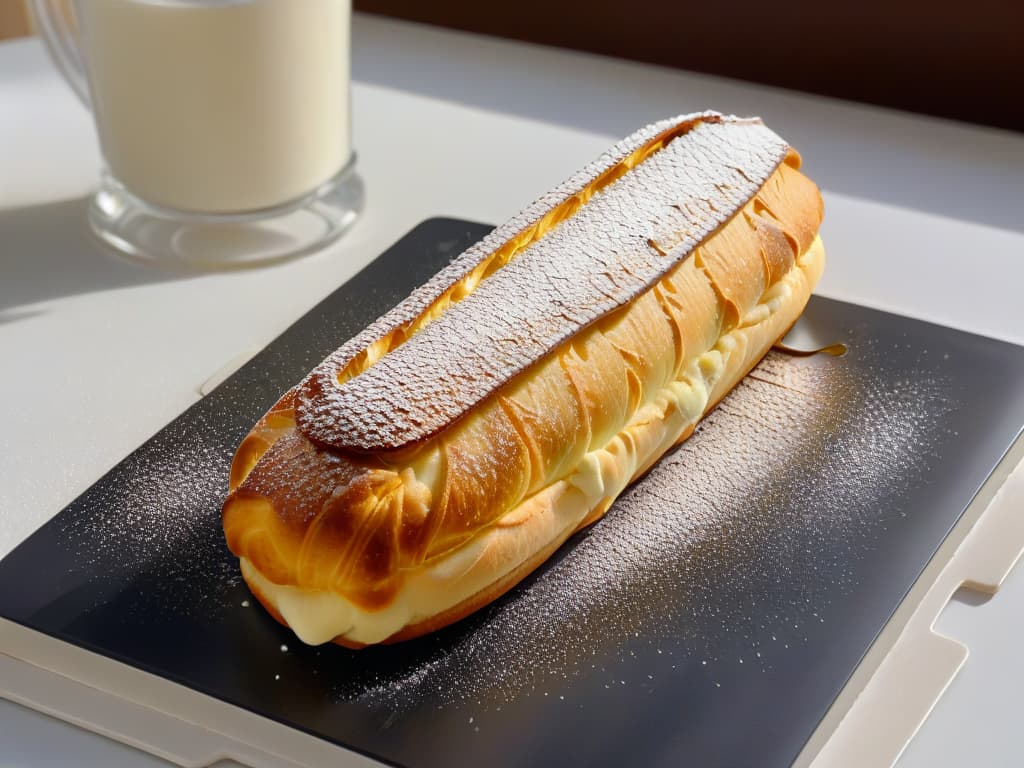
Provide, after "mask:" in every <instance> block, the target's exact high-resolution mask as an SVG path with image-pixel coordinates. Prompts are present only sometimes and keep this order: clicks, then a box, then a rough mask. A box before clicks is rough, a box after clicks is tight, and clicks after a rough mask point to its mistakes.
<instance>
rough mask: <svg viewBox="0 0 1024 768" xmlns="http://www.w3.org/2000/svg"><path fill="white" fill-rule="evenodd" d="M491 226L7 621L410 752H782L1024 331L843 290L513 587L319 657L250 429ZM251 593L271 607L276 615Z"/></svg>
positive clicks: (355, 304) (143, 476)
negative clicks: (249, 474)
mask: <svg viewBox="0 0 1024 768" xmlns="http://www.w3.org/2000/svg"><path fill="white" fill-rule="evenodd" d="M487 230H488V228H487V227H485V226H483V225H479V224H472V223H468V222H461V221H453V220H443V219H435V220H430V221H427V222H425V223H423V224H421V225H420V226H418V227H417V228H416V229H415V230H413V231H412V232H411V233H410V234H409V235H407V236H406V237H405V238H403V239H402V240H401V241H400V242H399V243H398V244H397V245H395V246H394V247H393V248H391V249H390V250H389V251H387V252H386V253H385V254H383V255H382V256H381V257H380V258H378V259H377V260H376V261H374V262H373V263H372V264H371V265H370V266H369V267H367V268H366V269H365V270H363V271H362V272H361V273H360V274H359V275H357V276H356V277H355V278H353V279H352V280H351V281H350V282H349V283H347V284H346V285H344V286H342V287H341V288H339V289H338V290H337V291H336V292H335V293H334V294H333V295H331V296H330V297H329V298H327V299H326V300H325V301H324V302H323V303H321V304H320V305H319V306H317V307H315V308H314V309H313V310H311V311H310V312H309V313H308V314H307V315H306V316H305V317H303V318H302V319H301V320H300V321H299V322H297V323H296V324H295V325H294V326H293V327H291V328H290V329H289V330H288V331H286V332H285V333H284V334H283V335H282V336H281V337H280V338H278V339H277V340H276V341H274V342H273V343H272V344H271V345H270V346H269V347H268V348H267V349H266V350H264V351H263V352H262V353H260V354H259V355H258V356H257V357H256V358H255V359H254V360H253V361H252V362H250V363H249V364H247V365H246V366H245V367H244V368H242V369H241V370H240V371H239V372H238V373H236V374H235V375H234V376H232V377H231V378H230V379H229V380H228V381H227V382H226V383H225V384H224V385H222V386H221V387H219V388H218V389H217V390H216V391H215V392H214V393H213V394H211V395H209V396H208V397H206V398H205V399H203V400H202V401H200V402H199V403H197V404H196V405H195V406H193V407H192V408H190V409H189V410H188V411H186V412H185V413H184V414H182V415H181V416H180V417H179V418H178V419H176V420H175V421H174V422H172V423H171V424H169V425H168V426H167V427H166V428H165V429H163V430H162V431H161V432H160V433H159V434H157V435H156V436H155V437H154V438H152V439H151V440H150V441H148V442H147V443H146V444H145V445H143V446H142V447H141V448H139V449H138V450H137V451H135V452H134V453H133V454H132V455H131V456H129V457H128V458H127V459H125V460H124V461H123V462H121V464H119V465H118V466H117V467H116V468H115V469H114V470H112V471H111V472H110V473H109V474H108V475H106V476H105V477H103V478H102V479H101V480H100V481H99V482H97V483H96V484H95V485H94V486H93V487H92V488H90V489H89V490H88V491H87V492H86V493H84V494H83V495H82V496H81V497H80V498H79V499H77V500H76V501H75V502H74V503H72V504H71V505H70V506H69V507H68V508H67V509H65V510H64V511H62V512H61V513H60V514H59V515H57V517H56V518H54V519H53V520H52V521H51V522H50V523H49V524H47V525H46V526H44V527H43V528H42V529H41V530H40V531H38V532H37V533H36V534H35V535H33V536H32V537H31V538H29V539H28V540H27V541H26V542H25V543H23V544H22V545H21V546H20V547H18V548H17V549H16V550H15V551H14V552H12V553H11V554H10V555H9V556H8V557H7V558H5V559H4V560H3V561H2V562H0V615H2V616H4V617H6V618H9V619H11V620H13V621H15V622H18V623H21V624H24V625H25V626H28V627H31V628H34V629H37V630H39V631H40V632H44V633H46V634H49V635H53V636H55V637H58V638H61V639H63V640H66V641H67V642H70V643H73V644H75V645H79V646H82V647H84V648H88V649H90V650H93V651H96V652H98V653H101V654H104V655H107V656H110V657H113V658H115V659H119V660H121V661H124V662H126V663H128V664H131V665H134V666H137V667H140V668H142V669H145V670H147V671H150V672H153V673H156V674H158V675H161V676H163V677H166V678H169V679H171V680H175V681H178V682H180V683H182V684H184V685H187V686H190V687H192V688H195V689H197V690H199V691H203V692H205V693H208V694H211V695H213V696H216V697H218V698H220V699H223V700H224V701H227V702H230V703H232V704H236V705H238V706H240V707H245V708H247V709H251V710H253V711H254V712H258V713H260V714H262V715H266V716H267V717H270V718H273V719H275V720H278V721H280V722H282V723H286V724H288V725H291V726H294V727H296V728H300V729H302V730H305V731H308V732H309V733H311V734H315V735H316V736H320V737H322V738H324V739H328V740H330V741H334V742H337V743H338V744H342V745H345V746H346V747H349V748H351V749H355V750H358V751H360V752H364V753H366V754H369V755H374V756H377V757H379V758H381V759H383V760H387V761H392V762H395V763H399V764H403V765H409V766H447V765H456V764H458V765H490V766H520V765H538V764H552V765H583V764H589V765H609V766H621V765H639V764H644V765H664V766H680V765H694V766H701V767H702V768H703V767H706V766H732V767H734V768H735V767H736V766H782V765H786V764H788V763H789V762H791V761H792V760H793V758H794V757H795V756H796V754H797V753H798V752H799V750H800V748H801V747H802V745H803V744H804V742H805V741H806V740H807V738H808V737H809V735H810V734H811V732H812V731H813V730H814V728H815V726H816V725H817V723H818V722H819V720H820V718H821V717H822V715H823V714H824V712H825V711H826V710H827V709H828V707H829V705H830V704H831V703H832V701H833V699H834V698H835V696H836V695H837V693H838V692H839V691H840V690H841V688H842V686H843V685H844V683H845V681H846V680H847V678H848V677H849V675H850V674H851V672H852V671H853V669H854V668H855V667H856V665H857V663H858V661H859V660H860V658H861V657H862V655H863V654H864V653H865V651H866V650H867V649H868V647H869V646H870V644H871V643H872V641H873V639H874V638H875V636H876V635H877V633H878V632H879V631H880V630H881V629H882V627H883V626H884V625H885V623H886V621H887V620H888V618H889V616H890V615H891V614H892V612H893V610H894V609H895V608H896V606H897V605H898V604H899V603H900V601H901V600H902V598H903V596H904V594H905V593H906V591H907V589H908V588H909V587H910V586H911V585H912V584H913V582H914V580H915V579H916V578H917V576H918V574H919V573H920V571H921V569H922V568H923V567H924V566H925V564H926V563H927V562H928V560H929V558H930V557H931V556H932V554H933V553H934V552H935V550H936V548H937V547H938V546H939V544H940V543H941V542H942V540H943V538H944V537H945V536H946V534H947V533H948V531H949V530H950V529H951V527H952V526H953V525H954V524H955V523H956V521H957V519H958V518H959V516H960V515H961V513H962V512H963V510H964V509H965V507H966V506H967V505H968V503H969V502H970V500H971V498H972V497H973V496H974V494H975V492H976V491H977V489H978V488H979V487H980V486H981V484H982V483H983V482H984V481H985V479H986V478H987V476H988V475H989V473H990V472H991V470H992V469H993V468H994V467H995V465H996V464H997V463H998V462H999V460H1000V458H1001V457H1002V456H1003V454H1004V453H1005V451H1006V450H1007V449H1008V447H1009V446H1010V445H1011V444H1012V442H1013V440H1014V439H1015V438H1016V437H1017V435H1018V434H1019V432H1020V430H1021V426H1022V424H1024V386H1022V382H1024V349H1022V348H1020V347H1015V346H1012V345H1009V344H1005V343H1001V342H997V341H993V340H990V339H986V338H981V337H978V336H971V335H968V334H965V333H960V332H957V331H952V330H950V329H948V328H942V327H939V326H934V325H929V324H926V323H922V322H917V321H913V320H908V319H905V318H901V317H897V316H894V315H889V314H884V313H881V312H876V311H872V310H868V309H864V308H862V307H857V306H853V305H849V304H843V303H839V302H835V301H828V300H824V299H814V300H812V302H811V304H810V306H809V308H808V310H807V313H806V314H805V317H804V319H803V320H802V321H801V326H800V328H801V329H802V331H803V332H804V333H806V334H810V335H811V336H813V337H815V338H816V339H817V340H818V341H819V342H821V343H832V342H836V341H840V342H845V343H846V344H848V345H849V349H850V351H849V353H848V354H846V355H845V356H843V357H829V356H827V355H816V356H812V357H805V358H800V357H791V356H785V355H781V354H779V353H772V354H771V355H770V356H769V357H768V358H767V359H766V360H765V362H764V363H763V364H762V365H761V366H759V367H758V368H757V369H756V370H755V371H754V372H753V373H752V374H751V376H750V377H748V379H747V380H746V381H745V382H744V383H743V384H742V385H741V386H740V387H738V388H737V390H736V391H735V392H734V393H733V394H731V395H730V396H729V397H728V398H727V399H726V400H725V401H724V402H723V404H722V405H721V407H720V408H719V409H718V410H716V411H715V412H714V413H713V414H712V415H711V416H710V417H709V418H708V419H707V420H706V421H705V423H704V425H703V426H702V427H701V428H700V429H699V430H698V432H697V434H696V435H695V436H694V437H693V438H692V439H691V440H690V441H688V442H687V443H685V444H684V445H683V447H682V448H681V449H680V450H678V451H676V452H675V453H674V454H672V455H671V456H670V457H668V458H666V459H665V460H664V461H663V462H662V463H661V464H659V465H658V466H657V467H656V468H655V469H654V470H653V471H652V472H651V473H650V474H649V475H648V476H647V477H646V478H645V479H643V480H642V481H641V482H639V483H638V484H637V485H635V486H634V487H633V488H632V489H631V490H629V491H628V492H627V493H626V494H625V495H624V496H623V498H622V499H621V500H620V502H619V503H617V504H616V505H615V507H614V508H613V509H612V510H611V511H610V512H609V513H608V515H607V517H606V518H605V519H604V520H603V521H601V522H600V523H599V524H598V525H596V526H595V527H593V528H592V529H590V530H589V531H587V532H585V533H583V534H581V535H579V536H577V537H575V538H574V539H573V540H572V541H571V542H569V544H568V545H567V546H566V547H564V548H563V549H562V550H561V551H560V552H559V553H558V554H557V555H556V556H555V557H554V558H553V559H552V560H551V561H550V562H549V563H548V564H546V565H545V566H544V567H542V568H541V569H540V570H539V571H538V572H537V573H535V574H534V575H533V576H532V577H531V578H530V579H528V580H527V581H526V582H525V583H524V584H522V585H520V587H518V588H517V589H515V590H513V591H512V592H511V593H510V594H509V595H507V596H506V597H505V598H504V599H502V600H500V601H499V602H498V603H496V604H494V605H492V606H490V607H489V608H487V609H485V610H483V611H481V612H479V613H478V614H476V615H475V616H472V617H470V618H469V619H467V620H466V621H463V622H461V623H460V624H458V625H456V626H454V627H450V628H448V629H447V630H445V631H442V632H440V633H437V634H435V635H433V636H431V637H427V638H424V639H421V640H418V641H415V642H411V643H406V644H403V645H398V646H393V647H386V648H375V649H370V650H366V651H362V652H352V651H347V650H345V649H343V648H340V647H336V646H324V647H320V648H309V647H304V646H302V644H301V643H300V642H298V641H297V640H296V639H295V638H294V637H293V636H292V635H291V634H290V633H289V632H288V631H287V630H286V629H284V628H282V627H280V626H279V625H277V624H276V623H275V622H274V621H273V620H271V619H270V618H269V617H268V616H267V615H266V614H265V613H264V612H263V611H262V609H260V608H259V606H258V605H256V604H254V601H251V600H250V596H249V595H248V593H247V591H246V589H245V586H244V585H243V584H242V583H241V580H240V578H239V576H238V573H237V565H236V562H235V561H234V559H233V558H232V557H231V555H230V553H229V552H228V551H227V549H226V547H225V546H224V544H223V540H222V534H221V528H220V503H221V499H222V496H223V494H224V491H225V485H226V478H227V471H228V466H229V462H230V459H231V455H232V453H233V451H234V448H235V446H236V445H237V444H238V442H239V441H240V440H241V438H242V437H243V436H244V434H245V433H246V432H247V430H248V429H249V428H250V426H251V425H252V424H253V423H254V422H255V420H256V419H257V418H258V417H259V416H260V415H261V414H262V413H263V412H264V410H265V409H266V408H268V407H269V406H270V405H271V404H272V403H273V402H274V400H275V399H276V398H277V397H278V395H279V394H280V393H281V392H282V391H283V390H284V389H285V388H286V387H288V386H289V385H291V384H292V383H294V382H295V381H297V380H298V379H299V378H301V377H302V376H303V375H304V374H305V373H306V372H307V371H308V370H309V369H310V368H311V367H312V366H313V365H315V364H316V363H317V362H319V361H320V360H321V359H322V358H323V357H324V356H326V355H327V354H328V353H330V352H331V351H332V350H334V349H335V348H336V347H337V346H338V345H339V344H340V343H341V342H342V341H343V340H345V339H346V338H348V337H349V336H351V335H352V334H354V333H355V332H356V331H358V330H359V329H361V328H362V327H363V326H364V325H366V324H367V323H368V322H369V321H371V320H372V319H373V318H375V317H376V316H377V315H378V314H380V313H381V312H383V311H384V310H385V309H387V308H388V307H389V306H391V305H392V304H393V303H395V302H396V301H398V300H399V299H400V298H402V297H403V296H404V295H405V294H407V293H408V292H409V291H410V290H411V289H412V288H413V287H414V286H416V285H418V284H419V283H421V282H423V281H424V280H426V279H427V278H428V277H429V276H430V275H431V274H433V273H434V272H435V271H436V270H437V269H438V268H440V267H441V266H442V265H443V264H445V263H446V262H447V261H448V260H449V259H450V258H452V257H453V256H454V255H456V254H457V253H459V252H460V251H461V250H462V249H463V248H464V247H465V246H467V245H469V244H470V243H471V242H473V241H474V240H476V239H478V238H479V237H481V236H482V235H483V234H484V233H485V232H486V231H487ZM250 603H253V604H252V605H250Z"/></svg>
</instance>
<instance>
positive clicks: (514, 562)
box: [241, 239, 823, 645]
mask: <svg viewBox="0 0 1024 768" xmlns="http://www.w3.org/2000/svg"><path fill="white" fill-rule="evenodd" d="M822 257H823V247H822V245H821V241H820V239H816V240H815V242H814V244H813V245H812V246H811V247H810V248H809V249H808V250H807V252H806V253H805V254H803V255H801V257H800V258H799V259H798V261H797V264H796V265H795V266H794V268H793V269H792V270H790V272H789V273H788V274H787V275H786V276H785V277H784V278H783V279H782V280H780V281H779V282H777V283H776V284H775V285H773V286H771V287H770V288H769V289H768V290H767V291H766V292H765V295H764V296H763V297H762V298H761V301H760V302H759V303H758V305H757V306H755V307H754V308H753V309H751V311H750V312H749V313H747V315H746V316H744V318H743V320H742V321H741V323H740V324H739V326H737V327H736V328H734V329H733V330H731V331H730V332H729V333H727V334H725V335H723V336H722V337H721V338H720V339H719V340H718V342H717V343H716V344H715V346H714V347H713V348H712V349H710V350H708V351H707V352H704V353H703V354H702V355H700V356H698V357H697V358H696V359H695V360H694V361H692V362H691V363H690V365H689V366H688V367H687V369H686V371H685V373H684V374H683V375H682V376H680V377H679V378H678V379H676V380H675V381H672V382H670V383H669V384H668V385H667V386H665V387H663V388H662V389H661V390H659V391H658V392H657V394H656V395H655V396H654V397H653V398H652V399H651V400H650V401H648V402H647V403H646V404H645V405H644V406H642V407H641V408H640V409H639V410H638V411H637V412H636V413H635V414H634V415H633V418H632V419H631V420H630V422H629V423H628V424H627V425H626V427H624V428H623V429H622V431H620V432H619V433H618V434H617V435H615V437H613V438H612V439H611V440H610V441H609V442H608V443H607V444H606V445H605V446H604V447H602V448H599V449H596V450H592V451H590V452H588V453H587V454H585V455H584V457H583V459H582V460H581V461H580V463H579V464H578V465H577V466H576V467H575V469H574V470H573V471H572V472H571V473H570V474H569V475H568V476H566V477H565V478H564V479H562V480H559V481H557V482H555V483H552V484H551V485H549V486H548V487H546V488H544V489H543V490H541V491H539V492H538V493H536V494H534V495H533V496H531V497H530V498H528V499H526V500H524V501H523V502H522V503H520V504H519V505H518V506H516V507H515V508H514V509H512V510H510V511H509V512H507V513H506V514H505V515H503V516H502V517H501V518H499V519H498V520H497V521H496V522H495V523H494V524H493V525H492V526H490V527H489V528H487V529H486V530H484V531H482V532H481V533H480V534H478V535H477V536H475V537H474V538H473V539H472V540H470V541H469V542H467V543H466V544H465V545H463V546H461V547H459V548H458V549H456V550H453V551H451V552H448V553H445V554H444V555H443V556H441V557H439V558H437V559H435V560H431V561H428V562H426V563H424V564H423V565H421V566H419V567H418V568H416V569H415V570H410V571H408V572H407V573H406V575H405V580H404V582H403V585H402V588H401V590H399V592H398V594H397V595H396V596H395V598H394V600H393V601H392V602H391V603H389V604H388V605H387V606H385V607H384V608H380V609H375V610H367V609H364V608H361V607H360V606H358V605H356V604H354V603H352V602H351V601H349V600H348V599H346V598H345V597H344V596H342V595H339V594H337V593H334V592H329V591H319V592H313V591H308V590H303V589H300V588H298V587H293V586H288V585H281V584H275V583H273V582H271V581H269V580H267V579H266V578H265V577H264V576H263V575H262V574H261V573H260V572H259V571H258V570H257V569H256V568H255V567H253V565H252V564H251V563H250V562H249V561H248V559H246V558H244V557H243V558H241V567H242V574H243V575H244V576H245V578H246V580H247V581H248V582H249V583H250V584H252V585H253V586H254V587H255V588H256V589H257V590H258V591H259V592H260V593H262V594H263V596H264V597H265V598H266V599H267V600H268V601H269V602H270V603H271V604H272V605H274V607H276V608H277V610H278V612H279V613H280V614H281V616H282V617H283V618H284V620H285V621H286V622H287V623H288V626H290V627H291V628H292V630H293V631H294V632H295V634H296V635H297V636H298V637H299V639H300V640H302V641H303V642H304V643H308V644H310V645H319V644H321V643H326V642H328V641H330V640H333V639H334V638H336V637H342V638H344V639H346V640H348V641H350V642H354V643H365V644H367V645H369V644H372V643H379V642H381V641H382V640H385V639H387V638H388V637H390V636H391V635H393V634H395V633H396V632H398V631H399V630H401V629H402V628H404V627H406V626H409V625H413V624H418V623H420V622H422V621H425V620H427V619H429V618H431V617H433V616H437V615H438V614H441V613H444V612H445V611H447V610H449V609H451V608H454V607H455V606H457V605H459V604H460V603H462V602H464V601H465V600H468V599H469V598H471V597H472V596H473V595H475V594H477V593H478V592H481V591H483V590H485V589H487V588H488V587H490V586H491V585H493V584H494V583H495V582H497V581H499V580H501V579H502V578H503V577H505V576H506V575H508V574H509V573H511V572H512V571H513V570H514V569H515V568H516V567H518V566H519V565H520V564H521V563H523V562H525V561H528V560H530V559H531V557H532V556H534V555H535V554H536V553H537V552H539V551H541V550H542V549H543V548H544V547H546V546H550V545H551V544H552V543H554V542H556V541H564V540H565V539H566V538H568V537H569V536H570V535H571V534H572V532H573V531H575V530H576V529H577V528H578V527H579V525H580V524H581V523H582V522H583V521H584V520H585V519H586V518H587V516H588V515H589V514H590V512H591V511H592V510H593V509H594V508H595V507H596V506H597V505H598V504H599V503H600V502H601V501H602V499H609V498H614V497H616V496H618V495H619V494H620V493H621V492H622V491H623V490H624V489H625V487H626V486H627V485H628V484H629V482H630V481H631V480H632V478H633V476H634V474H635V473H636V472H637V470H638V469H641V468H644V467H646V466H647V465H648V464H650V463H652V462H653V461H654V460H655V459H657V458H659V457H660V456H661V454H663V453H664V452H665V451H667V450H668V449H669V448H670V447H671V446H672V445H673V444H674V443H675V442H676V441H677V440H678V439H679V438H680V437H681V436H682V434H683V433H684V432H685V430H687V429H688V428H689V427H691V426H693V425H694V424H696V423H697V422H698V421H699V420H700V418H701V417H702V416H703V414H704V411H705V409H706V408H707V406H708V403H709V402H710V401H711V400H712V398H713V396H714V395H718V396H720V395H721V394H723V393H717V392H716V384H717V383H718V382H719V379H720V377H721V375H722V373H723V372H724V371H725V370H727V369H728V367H729V362H730V359H731V358H732V357H733V355H736V354H740V355H743V356H746V355H747V354H748V352H747V343H746V342H747V335H748V332H749V331H751V330H753V329H756V328H757V327H758V326H760V325H763V324H765V323H767V322H768V321H769V320H771V319H772V318H773V316H774V315H776V314H777V313H778V312H779V310H780V309H782V308H783V307H784V306H786V304H787V302H788V300H789V298H790V297H791V296H792V295H793V291H794V285H793V283H794V281H796V280H801V281H803V280H804V279H805V278H810V282H812V284H813V282H816V277H817V273H818V272H819V271H820V262H821V261H822ZM805 272H807V274H805ZM783 330H785V329H784V328H780V329H779V332H780V333H781V332H782V331H783ZM746 364H749V363H746ZM746 364H744V362H743V361H741V364H740V365H739V366H737V368H739V369H741V370H743V369H745V367H746Z"/></svg>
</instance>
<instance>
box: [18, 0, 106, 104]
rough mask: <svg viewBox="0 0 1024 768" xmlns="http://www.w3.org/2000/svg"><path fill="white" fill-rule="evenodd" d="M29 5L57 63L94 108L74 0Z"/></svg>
mask: <svg viewBox="0 0 1024 768" xmlns="http://www.w3.org/2000/svg"><path fill="white" fill-rule="evenodd" d="M29 7H30V9H31V12H32V16H33V18H34V21H35V25H36V28H37V29H38V30H39V31H40V32H41V33H42V38H43V42H44V43H45V44H46V50H47V51H49V53H50V58H52V59H53V63H54V64H56V65H57V69H59V70H60V73H61V74H62V75H64V79H65V80H67V82H68V85H70V86H71V90H73V91H74V92H75V93H76V94H77V95H78V98H79V99H81V100H82V103H83V104H85V106H86V108H87V109H92V100H91V99H90V98H89V81H88V79H87V78H86V75H85V64H84V61H83V58H82V49H81V48H80V47H79V44H78V35H77V32H76V30H75V28H74V26H75V23H74V15H73V13H72V11H71V2H70V0H31V1H30V2H29Z"/></svg>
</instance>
